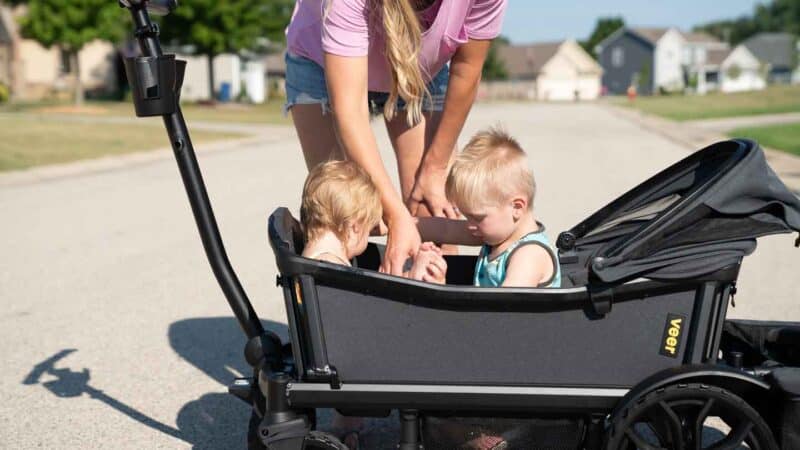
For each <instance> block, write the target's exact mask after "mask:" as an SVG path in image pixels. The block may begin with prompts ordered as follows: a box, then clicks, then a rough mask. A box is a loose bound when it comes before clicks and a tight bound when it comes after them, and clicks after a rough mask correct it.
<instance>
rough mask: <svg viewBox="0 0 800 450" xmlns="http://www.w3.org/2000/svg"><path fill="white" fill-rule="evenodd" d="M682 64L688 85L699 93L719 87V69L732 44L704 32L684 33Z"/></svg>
mask: <svg viewBox="0 0 800 450" xmlns="http://www.w3.org/2000/svg"><path fill="white" fill-rule="evenodd" d="M683 38H684V46H683V55H682V65H683V71H684V81H685V83H686V86H687V87H689V88H691V89H693V90H694V91H695V92H696V93H698V94H705V93H706V92H708V91H710V90H716V89H718V88H719V69H720V65H721V64H722V62H723V60H724V59H725V58H726V57H727V56H728V55H729V54H730V53H731V51H730V46H729V45H728V43H726V42H722V41H720V40H719V39H717V38H716V37H714V36H712V35H710V34H708V33H704V32H685V33H683Z"/></svg>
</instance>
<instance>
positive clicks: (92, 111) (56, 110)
mask: <svg viewBox="0 0 800 450" xmlns="http://www.w3.org/2000/svg"><path fill="white" fill-rule="evenodd" d="M282 108H283V100H280V99H276V100H273V101H270V102H267V103H264V104H261V105H242V104H227V103H219V104H216V105H203V104H196V103H185V104H183V105H181V109H182V111H183V115H184V117H185V118H186V120H187V121H189V122H191V121H192V120H202V121H209V122H241V123H252V124H260V123H264V124H286V125H288V124H291V121H290V119H288V118H286V117H284V116H283V113H282ZM0 112H28V113H37V114H45V115H58V114H71V115H72V114H77V115H88V116H123V117H134V116H135V114H134V111H133V103H131V102H112V101H89V102H86V103H85V106H84V107H82V108H74V107H72V105H71V103H64V102H31V103H12V104H5V105H0ZM189 125H191V123H190V124H189Z"/></svg>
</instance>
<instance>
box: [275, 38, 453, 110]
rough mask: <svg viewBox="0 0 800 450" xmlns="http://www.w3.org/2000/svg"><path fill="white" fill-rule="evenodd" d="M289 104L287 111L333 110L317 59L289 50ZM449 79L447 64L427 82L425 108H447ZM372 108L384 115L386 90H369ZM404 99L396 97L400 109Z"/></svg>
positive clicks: (403, 105)
mask: <svg viewBox="0 0 800 450" xmlns="http://www.w3.org/2000/svg"><path fill="white" fill-rule="evenodd" d="M285 59H286V104H285V105H284V107H283V112H284V114H286V113H287V112H288V111H289V109H290V108H291V107H292V106H294V105H316V104H319V105H321V106H322V114H326V113H327V112H328V110H330V106H331V103H330V97H329V96H328V87H327V84H326V83H325V69H323V68H322V66H320V65H319V64H317V63H315V62H314V61H312V60H310V59H308V58H305V57H303V56H299V55H295V54H292V53H290V52H286V58H285ZM449 79H450V68H449V67H448V66H447V65H445V66H444V67H443V68H442V70H440V71H439V73H437V74H436V76H435V77H433V80H431V82H430V83H428V92H429V93H430V98H428V97H426V98H425V99H424V100H423V102H422V110H423V111H441V110H442V109H444V96H445V93H446V92H447V81H448V80H449ZM368 99H369V109H370V112H371V113H372V114H381V113H382V112H383V107H384V105H385V104H386V101H387V100H388V99H389V93H387V92H374V91H370V92H369V94H368ZM405 106H406V103H405V101H403V99H398V100H397V110H398V111H402V110H404V109H405Z"/></svg>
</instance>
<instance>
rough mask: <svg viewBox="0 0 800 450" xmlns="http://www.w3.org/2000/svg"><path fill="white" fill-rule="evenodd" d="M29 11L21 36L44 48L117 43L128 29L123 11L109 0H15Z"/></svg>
mask: <svg viewBox="0 0 800 450" xmlns="http://www.w3.org/2000/svg"><path fill="white" fill-rule="evenodd" d="M11 3H12V4H15V5H16V4H25V5H27V8H28V11H27V13H26V14H25V16H23V18H22V20H21V21H20V22H21V23H20V28H21V32H22V35H23V36H24V37H26V38H29V39H33V40H36V41H38V42H39V43H41V44H42V45H44V46H45V47H52V46H54V45H55V46H59V47H61V48H63V49H64V50H66V51H78V50H80V49H81V48H82V47H83V46H84V45H85V44H87V43H88V42H91V41H93V40H95V39H103V40H107V41H112V42H116V41H119V40H121V39H122V38H123V37H124V36H125V33H126V32H127V29H128V28H129V26H126V22H125V20H124V14H123V13H124V10H122V9H121V8H120V7H119V6H118V5H117V2H112V1H109V0H27V1H25V0H16V1H12V2H11Z"/></svg>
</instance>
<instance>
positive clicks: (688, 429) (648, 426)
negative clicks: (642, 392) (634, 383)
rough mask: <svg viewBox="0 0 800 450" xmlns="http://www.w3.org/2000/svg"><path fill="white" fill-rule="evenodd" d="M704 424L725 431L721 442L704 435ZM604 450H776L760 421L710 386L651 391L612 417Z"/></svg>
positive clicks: (746, 406)
mask: <svg viewBox="0 0 800 450" xmlns="http://www.w3.org/2000/svg"><path fill="white" fill-rule="evenodd" d="M709 418H719V419H720V420H721V421H722V422H724V425H726V426H727V427H730V429H729V430H727V432H724V431H723V433H722V434H723V436H721V437H720V436H713V435H712V436H709V434H711V433H703V425H704V424H705V423H706V420H707V419H709ZM712 420H714V419H712ZM718 423H720V422H719V421H714V422H712V424H718ZM723 428H725V427H723ZM605 448H606V450H632V449H641V450H700V449H709V450H736V449H740V448H750V449H752V450H778V445H777V444H776V443H775V438H774V437H773V436H772V432H771V431H770V429H769V426H768V425H767V423H766V422H764V419H763V418H762V417H761V416H760V415H759V414H758V412H756V410H754V409H753V408H752V407H751V406H750V405H749V404H747V402H745V401H744V400H742V399H741V398H740V397H738V396H736V395H735V394H733V393H731V392H730V391H727V390H725V389H721V388H718V387H714V386H707V385H704V384H681V385H672V386H668V387H666V388H663V389H658V390H656V391H653V392H651V393H649V394H647V395H646V396H644V397H643V398H641V399H640V400H638V401H637V402H635V403H634V404H633V405H631V406H630V407H628V408H626V409H624V410H622V411H620V412H619V413H618V414H616V415H615V416H614V417H612V418H611V423H610V427H609V430H608V434H607V436H606V446H605Z"/></svg>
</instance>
